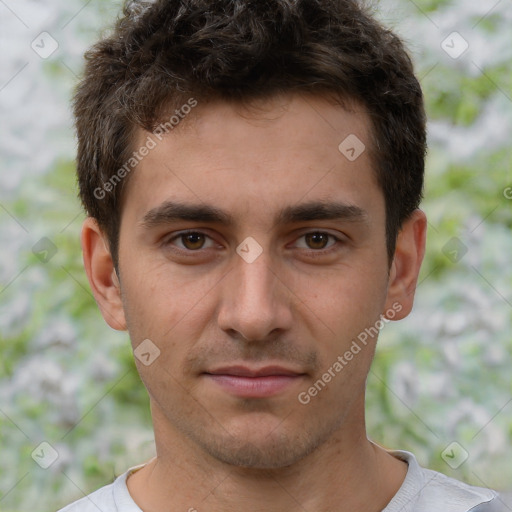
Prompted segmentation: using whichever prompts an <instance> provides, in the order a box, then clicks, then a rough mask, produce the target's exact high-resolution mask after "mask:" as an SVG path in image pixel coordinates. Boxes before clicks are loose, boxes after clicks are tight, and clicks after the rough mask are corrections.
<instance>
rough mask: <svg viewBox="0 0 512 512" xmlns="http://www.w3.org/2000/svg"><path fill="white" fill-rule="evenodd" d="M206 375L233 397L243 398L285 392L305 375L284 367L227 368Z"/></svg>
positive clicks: (268, 395) (211, 371) (263, 396)
mask: <svg viewBox="0 0 512 512" xmlns="http://www.w3.org/2000/svg"><path fill="white" fill-rule="evenodd" d="M204 375H205V377H206V378H207V379H208V380H209V381H211V382H213V383H214V384H215V385H216V386H219V387H220V388H221V389H222V390H223V391H225V392H228V393H229V394H231V395H235V396H238V397H241V398H265V397H270V396H273V395H277V394H279V393H282V392H284V391H285V390H286V389H287V388H289V387H290V386H291V385H293V384H295V383H297V382H298V381H300V380H302V378H303V377H304V375H305V374H304V373H301V372H298V371H294V370H291V369H289V368H285V367H282V366H265V367H260V368H248V367H246V366H226V367H222V368H216V369H214V370H210V371H208V372H205V374H204Z"/></svg>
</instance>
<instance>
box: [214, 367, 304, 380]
mask: <svg viewBox="0 0 512 512" xmlns="http://www.w3.org/2000/svg"><path fill="white" fill-rule="evenodd" d="M206 373H208V374H210V375H231V376H234V377H252V378H256V377H272V376H275V375H285V376H290V377H293V376H298V375H303V374H302V373H300V372H295V371H293V370H289V369H287V368H283V367H281V366H265V367H263V368H257V369H250V368H247V367H245V366H227V367H224V368H218V369H216V370H212V371H209V372H206Z"/></svg>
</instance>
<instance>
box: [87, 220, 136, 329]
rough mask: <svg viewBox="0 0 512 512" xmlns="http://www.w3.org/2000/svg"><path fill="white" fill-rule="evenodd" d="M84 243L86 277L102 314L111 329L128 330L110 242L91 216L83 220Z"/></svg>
mask: <svg viewBox="0 0 512 512" xmlns="http://www.w3.org/2000/svg"><path fill="white" fill-rule="evenodd" d="M81 243H82V252H83V259H84V266H85V271H86V273H87V278H88V279H89V284H90V286H91V290H92V293H93V295H94V298H95V299H96V303H97V304H98V307H99V308H100V311H101V314H102V315H103V318H104V319H105V321H106V322H107V324H108V325H109V326H110V327H112V329H116V330H118V331H124V330H126V319H125V315H124V309H123V303H122V300H121V286H120V282H119V279H118V276H117V274H116V271H115V268H114V263H113V261H112V256H111V254H110V250H109V247H108V242H107V240H106V237H105V235H104V233H103V232H102V231H101V229H100V227H99V226H98V223H97V221H96V220H95V219H93V218H92V217H88V218H87V219H85V221H84V224H83V226H82V234H81Z"/></svg>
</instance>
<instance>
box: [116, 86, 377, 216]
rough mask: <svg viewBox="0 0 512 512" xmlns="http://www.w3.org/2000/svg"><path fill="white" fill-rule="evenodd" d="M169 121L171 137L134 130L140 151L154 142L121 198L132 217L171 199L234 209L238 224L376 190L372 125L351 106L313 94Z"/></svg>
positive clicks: (211, 108) (211, 106) (220, 106)
mask: <svg viewBox="0 0 512 512" xmlns="http://www.w3.org/2000/svg"><path fill="white" fill-rule="evenodd" d="M184 111H189V112H190V110H189V109H185V110H184ZM175 117H176V118H175V119H174V120H173V121H174V123H170V124H168V125H167V130H165V129H161V128H160V129H159V128H157V130H156V131H155V132H153V133H150V132H145V131H143V130H139V131H138V132H137V139H136V144H135V147H136V148H137V147H141V146H143V145H144V144H147V142H148V140H149V139H151V140H152V141H153V143H152V144H151V146H152V149H151V150H150V151H148V152H147V154H146V156H145V157H144V158H142V159H141V161H140V162H139V163H138V164H137V166H136V168H135V170H134V171H133V175H132V176H131V178H130V181H129V184H128V187H127V190H126V191H125V194H126V197H125V200H126V201H125V203H126V205H129V207H130V208H135V210H136V215H137V218H140V217H141V216H144V215H145V214H146V213H147V211H148V210H150V209H151V208H154V207H155V206H157V205H158V204H160V203H163V202H165V201H169V200H176V199H180V200H181V199H183V200H188V201H189V202H190V201H194V202H195V203H198V202H203V203H208V204H212V203H222V204H223V205H225V206H226V207H229V206H233V208H235V206H236V207H238V210H234V212H235V213H236V215H237V216H238V218H240V215H241V214H242V210H243V211H245V212H246V213H247V214H250V210H251V209H257V210H258V211H259V213H258V214H259V215H260V216H264V215H267V214H268V215H270V214H272V215H274V214H275V212H276V211H277V210H282V208H283V205H286V204H296V203H297V202H299V201H300V200H301V199H304V200H308V201H310V200H313V199H320V200H326V199H333V195H336V194H338V199H341V200H343V201H344V202H345V203H346V204H353V205H357V204H358V203H359V202H361V201H362V199H363V196H368V195H372V194H369V193H370V192H373V194H374V195H375V193H376V192H378V191H377V183H376V180H375V176H374V171H373V169H372V165H371V158H370V151H369V149H370V146H371V143H370V136H371V135H370V134H371V129H370V121H369V118H368V116H367V114H366V112H365V111H364V108H363V107H361V106H360V105H358V104H356V103H350V104H348V105H345V106H344V107H342V106H340V105H335V104H333V102H332V101H330V100H327V99H326V98H324V97H319V96H312V95H300V96H299V95H295V96H288V97H276V98H273V99H272V100H265V101H262V102H260V103H259V104H254V105H253V106H252V107H251V108H250V109H248V108H245V107H242V106H240V105H236V104H233V103H228V102H220V101H219V102H214V103H207V104H201V103H200V102H199V101H198V103H197V106H195V107H194V110H193V112H190V113H189V114H188V115H186V114H185V115H183V112H181V117H180V118H179V120H178V119H177V116H175ZM177 120H178V122H176V121H177ZM148 137H149V139H148ZM367 199H368V198H367ZM374 199H375V198H374ZM363 202H364V201H363Z"/></svg>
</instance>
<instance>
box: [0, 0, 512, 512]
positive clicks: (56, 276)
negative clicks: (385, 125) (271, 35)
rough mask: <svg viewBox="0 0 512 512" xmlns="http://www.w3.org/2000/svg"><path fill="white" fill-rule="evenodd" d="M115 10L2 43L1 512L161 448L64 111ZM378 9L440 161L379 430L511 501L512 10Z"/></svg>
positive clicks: (64, 496)
mask: <svg viewBox="0 0 512 512" xmlns="http://www.w3.org/2000/svg"><path fill="white" fill-rule="evenodd" d="M119 5H120V3H119V2H118V1H115V2H114V1H109V2H82V1H79V0H68V1H66V2H64V1H63V0H59V1H53V2H49V1H47V2H38V3H36V2H33V1H30V0H24V1H20V2H16V3H15V2H12V1H11V2H5V3H2V5H0V15H1V17H2V21H3V25H4V28H5V30H3V33H2V36H1V37H2V38H1V39H0V42H1V43H2V45H4V46H5V50H6V53H5V54H6V55H9V56H10V57H9V59H8V62H7V64H6V66H5V67H4V70H3V71H2V76H1V79H0V108H1V109H2V112H3V113H5V115H4V118H5V119H6V121H7V122H6V123H4V124H3V126H2V128H1V132H0V139H1V142H0V148H1V149H2V173H1V177H0V242H1V247H2V256H1V265H0V354H1V359H0V453H1V455H2V456H1V457H0V510H3V511H5V512H17V511H21V510H34V509H36V507H37V509H38V510H44V511H48V512H50V511H53V510H56V509H57V508H60V507H62V506H63V505H64V504H66V503H68V502H70V501H72V500H74V499H77V498H79V497H81V496H83V495H84V493H88V492H91V491H92V490H94V489H96V488H98V487H100V486H102V485H105V484H106V483H109V482H111V481H112V480H113V478H114V476H115V475H117V474H120V473H121V472H123V471H125V470H126V469H127V468H128V467H129V466H130V465H134V464H137V463H140V462H143V461H145V460H147V459H148V458H149V457H151V456H152V454H153V449H154V448H153V436H152V429H151V422H150V414H149V406H148V398H147V394H146V392H145V389H144V387H143V385H142V383H141V382H140V379H139V377H138V375H137V373H136V369H135V365H134V362H133V355H132V352H131V349H130V345H129V340H128V338H127V335H126V334H125V333H117V332H114V331H112V330H111V329H110V328H109V327H107V326H106V324H105V323H104V322H103V319H102V318H101V315H100V314H99V311H98V309H97V307H96V304H95V302H94V300H93V297H92V295H91V293H90V290H89V286H88V283H87V280H86V276H85V273H84V270H83V266H82V260H81V252H80V246H79V232H80V225H81V221H82V220H83V218H84V216H83V213H82V212H81V208H80V205H79V203H78V200H77V198H76V184H75V175H74V163H73V158H74V150H75V148H74V140H73V133H72V121H71V118H70V114H69V99H70V96H71V93H72V90H73V87H74V84H75V83H76V80H77V77H78V76H79V74H80V72H81V69H82V54H83V52H84V51H85V49H86V48H87V47H88V46H89V45H90V44H91V43H92V42H93V41H94V40H95V39H96V38H97V37H98V35H99V33H100V29H103V28H105V27H107V26H108V25H109V23H110V22H111V21H112V20H113V19H114V18H115V16H116V14H117V12H118V9H119ZM374 5H375V8H374V9H375V12H376V15H377V16H378V17H380V18H381V19H382V20H383V21H384V22H385V23H386V24H388V25H390V26H391V27H392V28H394V29H395V30H396V31H397V32H399V33H400V34H402V36H403V37H404V39H405V40H406V42H407V45H408V47H409V48H410V50H411V53H412V55H413V58H414V60H415V63H416V68H417V74H418V76H419V77H420V79H421V82H422V86H423V88H424V93H425V96H426V101H427V110H428V115H429V119H430V122H429V140H430V152H429V156H428V164H427V180H426V190H425V200H424V205H423V208H424V210H425V211H426V213H427V215H428V218H429V233H428V249H427V255H426V259H425V263H424V266H423V269H422V273H421V277H420V283H419V286H418V291H417V301H416V305H415V310H414V312H413V313H412V314H411V316H410V317H409V318H408V319H406V320H405V321H403V322H398V323H392V324H388V325H386V326H385V328H384V329H383V331H382V333H381V339H380V343H379V347H378V351H377V355H376V360H375V362H374V365H373V367H372V371H371V374H370V376H369V379H368V398H367V403H368V408H367V410H368V429H369V435H370V437H371V438H372V439H373V440H375V441H376V442H378V443H380V444H382V445H384V446H386V447H388V448H394V449H406V450H410V451H412V452H414V453H415V454H416V455H417V457H418V458H419V460H420V463H422V464H423V465H425V466H428V467H430V468H432V469H437V470H439V471H442V472H444V473H446V474H449V475H451V476H455V477H456V478H459V479H463V480H465V481H468V482H470V483H473V484H476V485H479V486H489V487H494V488H498V489H509V490H510V488H511V487H512V484H511V482H512V464H511V463H510V461H511V460H512V443H511V437H512V376H511V370H510V369H511V368H512V356H511V354H512V339H511V338H512V336H511V326H512V263H511V255H512V235H511V233H512V231H511V229H512V199H511V197H512V189H511V188H510V187H512V174H511V168H512V165H511V164H512V153H511V149H510V147H511V143H510V137H511V133H512V67H511V62H512V60H511V59H512V31H511V30H510V26H511V22H512V9H510V3H509V2H498V3H497V4H495V3H494V2H479V3H478V4H477V3H470V2H467V1H465V2H463V1H458V2H457V1H452V2H450V1H446V0H435V1H434V0H431V1H430V0H429V1H423V2H420V1H419V0H418V1H417V2H412V1H405V0H402V1H400V2H399V1H398V0H397V1H395V2H393V1H386V2H375V3H374ZM6 6H7V7H8V8H7V7H6ZM23 25H25V27H24V26H23ZM42 31H47V32H48V33H49V34H51V36H52V37H53V38H54V39H55V40H56V41H57V42H58V44H59V47H58V49H57V50H56V51H55V53H54V54H52V55H51V56H49V57H48V58H46V59H42V58H41V57H40V56H39V55H37V54H36V53H35V52H34V51H33V49H32V48H31V47H30V45H31V42H32V41H33V40H35V38H37V37H38V34H40V33H41V32H42ZM454 31H456V32H458V34H460V36H462V37H463V38H464V40H465V41H467V44H468V45H469V46H468V49H467V50H466V51H465V52H464V53H463V54H462V55H460V56H458V57H457V58H453V57H451V56H450V55H448V54H447V53H446V52H445V51H444V50H443V45H446V42H445V43H443V41H446V40H447V39H446V38H447V37H452V39H453V36H451V34H452V33H453V32H454ZM448 41H450V39H448ZM41 240H43V241H42V242H41ZM41 244H42V245H41ZM41 246H42V247H43V248H44V249H45V250H46V251H47V252H46V253H44V252H43V253H41V251H38V249H40V248H41ZM43 441H46V442H48V443H50V445H51V446H52V447H53V448H54V449H55V450H56V452H57V453H58V458H57V460H56V461H55V463H53V464H52V465H51V466H50V467H49V468H48V469H42V468H41V467H39V466H38V465H37V464H36V463H35V462H34V459H33V453H34V450H35V449H36V447H37V446H38V445H39V443H41V442H43ZM454 441H456V442H457V443H459V444H460V446H461V447H462V448H463V450H465V451H466V452H467V454H468V458H467V460H466V461H465V462H464V463H463V464H462V465H461V466H460V467H459V468H457V469H452V468H451V467H450V466H449V465H448V464H447V463H446V462H445V460H444V459H443V457H442V453H443V451H444V450H445V448H446V447H447V446H448V445H450V443H452V442H454ZM36 453H37V451H36Z"/></svg>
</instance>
